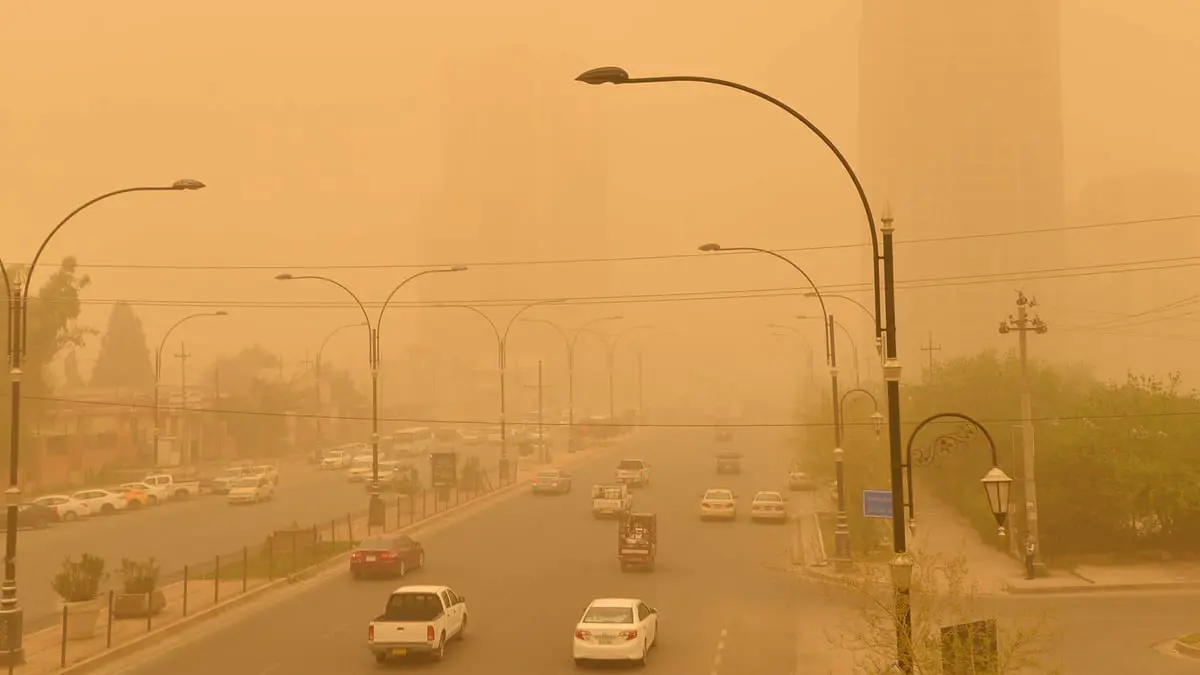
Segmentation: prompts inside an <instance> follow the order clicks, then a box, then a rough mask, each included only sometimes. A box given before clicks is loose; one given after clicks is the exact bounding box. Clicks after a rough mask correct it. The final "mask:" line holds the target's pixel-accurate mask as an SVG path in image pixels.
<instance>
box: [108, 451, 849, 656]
mask: <svg viewBox="0 0 1200 675" xmlns="http://www.w3.org/2000/svg"><path fill="white" fill-rule="evenodd" d="M757 435H758V434H755V436H757ZM750 436H751V435H750V434H749V433H747V434H744V435H743V436H741V437H740V438H739V441H741V444H740V446H741V448H742V449H743V450H745V451H746V452H747V455H748V457H747V459H746V470H745V472H744V473H743V475H741V476H732V477H729V476H720V477H718V476H716V475H715V463H714V461H713V451H714V450H715V446H714V443H713V441H712V439H711V431H708V430H705V431H651V430H646V431H643V432H641V433H640V434H639V435H637V436H635V437H634V440H632V441H630V444H631V445H630V447H628V448H625V449H622V450H618V451H615V452H611V453H605V454H603V455H599V456H597V457H595V458H591V459H589V460H588V461H587V462H586V463H585V464H583V465H581V466H578V467H576V468H575V469H574V471H573V474H574V482H575V486H574V488H575V489H574V491H573V493H572V494H570V495H567V496H564V497H533V496H532V495H529V494H519V495H515V496H513V497H512V498H509V499H505V500H503V501H501V502H498V503H496V504H495V505H492V506H491V507H489V508H487V509H485V510H483V511H481V512H479V513H477V514H475V515H472V516H470V517H469V518H466V519H464V520H463V521H462V522H459V523H456V524H454V525H452V526H449V527H445V528H443V529H440V530H436V531H431V532H430V533H429V534H428V536H425V537H418V538H420V539H421V540H422V541H423V543H424V545H425V547H426V551H427V560H428V562H429V568H428V569H426V570H421V571H419V572H415V573H413V574H412V575H410V577H409V578H407V579H406V580H405V582H404V583H434V584H447V585H449V586H451V587H453V588H455V589H456V590H457V591H458V592H460V593H461V594H463V595H464V596H465V597H466V598H467V604H468V607H469V611H470V616H471V623H470V630H469V636H468V637H467V639H466V640H465V641H464V642H461V643H455V644H453V645H452V646H451V648H450V649H448V650H447V656H446V659H445V661H444V662H443V663H441V664H437V665H434V666H431V665H429V664H420V663H413V664H398V665H395V666H394V668H395V669H397V670H403V669H406V668H413V669H416V670H420V669H424V668H429V667H436V668H437V669H438V671H437V672H439V673H444V674H446V675H451V674H454V673H461V674H462V675H468V674H470V675H474V674H476V673H484V672H486V673H490V674H493V675H528V674H529V673H538V674H539V675H542V674H552V673H566V672H575V666H574V663H573V662H572V659H571V640H572V632H573V630H574V625H575V622H576V621H577V619H578V618H579V615H580V614H581V613H582V610H583V608H584V607H585V606H586V605H587V603H588V602H589V601H590V600H591V599H593V598H596V597H604V596H633V597H639V598H642V599H644V600H646V601H647V602H648V603H649V604H650V605H651V606H654V607H656V608H658V610H659V612H660V614H661V617H662V618H661V621H662V624H661V625H662V628H661V644H660V646H659V647H658V648H657V649H656V650H655V651H654V652H652V654H651V658H650V663H649V665H648V667H647V670H649V671H651V672H661V673H702V674H710V673H716V674H718V675H720V674H722V673H727V674H729V675H746V674H748V673H754V674H755V675H794V674H795V673H810V672H811V673H816V672H827V671H823V670H820V669H818V668H816V667H815V666H814V664H812V663H806V664H798V663H797V659H796V653H797V650H796V640H795V638H796V633H797V630H798V629H799V626H800V623H801V619H802V617H803V614H802V613H803V612H804V611H805V607H806V606H809V605H815V604H817V603H824V602H826V594H825V593H824V592H823V591H822V590H821V589H820V588H816V587H813V586H810V585H807V584H805V583H804V582H801V581H799V580H797V578H796V575H794V574H793V573H790V572H789V571H787V561H788V559H789V536H788V533H789V528H787V527H780V526H776V525H755V524H752V523H750V522H748V520H746V518H745V509H746V507H748V503H749V500H750V498H751V497H752V496H753V493H754V492H755V491H756V490H759V489H781V488H782V487H783V483H784V482H785V481H786V471H785V467H786V460H785V459H784V458H783V455H782V453H779V452H777V451H776V448H772V447H770V446H771V445H773V444H774V442H773V441H770V440H760V441H752V440H751V439H750V438H749V437H750ZM763 436H764V438H765V435H763ZM621 456H629V457H641V458H643V459H646V460H647V461H649V462H650V463H651V465H652V467H653V480H652V485H651V486H650V487H649V488H647V489H645V490H640V491H638V492H636V496H635V509H637V510H646V511H654V512H656V513H658V515H659V530H660V542H659V543H660V548H659V561H658V568H657V571H655V572H649V573H646V572H642V573H626V574H623V573H621V572H620V570H619V566H618V564H617V561H616V551H615V548H616V542H615V525H614V523H613V522H611V521H597V520H594V519H593V518H592V517H591V515H590V512H589V493H588V488H589V487H590V485H592V484H594V483H602V482H607V479H609V478H610V477H611V475H612V471H613V469H614V467H615V463H616V461H617V459H619V458H620V457H621ZM709 487H729V488H732V489H734V490H736V491H737V492H738V493H739V496H740V498H741V502H742V507H743V508H742V511H743V513H742V517H741V518H740V520H739V521H738V522H734V523H701V522H699V518H698V516H697V508H698V505H699V500H700V496H701V494H702V493H703V491H704V490H705V489H706V488H709ZM400 583H401V582H399V581H394V580H393V581H387V580H384V581H379V582H370V581H368V582H355V581H352V580H351V579H350V577H349V574H345V575H340V574H339V575H337V576H335V577H331V578H329V579H327V580H323V581H321V582H318V583H315V584H314V585H312V586H309V587H307V588H305V589H304V590H303V591H301V592H298V593H297V594H296V595H293V596H289V597H283V598H281V599H279V600H278V601H277V602H275V603H273V604H271V603H268V604H266V605H265V606H264V607H262V608H261V609H260V610H259V611H256V612H253V613H250V614H248V615H246V616H243V617H240V618H232V619H231V620H230V622H229V623H227V624H225V625H220V626H215V627H213V628H212V629H211V630H208V629H204V630H201V631H199V632H198V633H197V634H195V635H194V636H189V637H188V639H187V640H186V641H184V640H181V641H180V643H179V644H178V645H173V646H172V647H171V648H170V649H169V650H164V653H162V654H161V655H157V656H150V655H147V656H145V657H143V658H146V659H151V660H146V661H143V662H142V663H140V664H137V665H136V666H134V665H132V664H131V665H128V666H122V667H121V672H123V673H129V674H130V675H157V674H158V673H171V674H172V675H191V674H196V675H200V674H204V675H208V674H209V673H213V672H221V673H225V674H226V675H242V674H244V675H269V674H272V673H288V674H289V675H292V674H296V675H302V674H304V673H313V674H314V675H315V674H317V673H321V674H325V673H331V672H338V673H359V672H362V673H373V672H377V671H378V669H379V667H378V666H377V665H376V664H375V662H374V659H373V658H372V657H371V655H370V654H369V652H368V651H367V649H366V626H367V623H368V622H369V621H370V620H371V619H372V618H374V616H376V615H377V614H378V613H379V612H380V611H381V609H382V607H383V605H384V603H385V601H386V599H387V596H388V593H389V592H390V591H391V590H392V589H393V588H394V587H396V586H398V585H400ZM810 666H812V667H810Z"/></svg>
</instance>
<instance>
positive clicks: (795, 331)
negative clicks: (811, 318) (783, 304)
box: [767, 323, 816, 387]
mask: <svg viewBox="0 0 1200 675" xmlns="http://www.w3.org/2000/svg"><path fill="white" fill-rule="evenodd" d="M767 328H772V329H774V330H776V331H778V332H776V333H774V335H777V336H779V337H794V338H796V339H797V340H799V341H800V344H802V345H804V351H805V357H806V364H807V368H808V385H809V386H810V387H811V386H814V385H815V384H816V380H815V375H816V373H815V372H814V371H813V347H812V343H811V342H809V341H808V338H806V337H804V333H801V332H800V329H799V328H796V327H795V326H785V325H783V324H779V323H769V324H767ZM784 331H786V333H785V332H784Z"/></svg>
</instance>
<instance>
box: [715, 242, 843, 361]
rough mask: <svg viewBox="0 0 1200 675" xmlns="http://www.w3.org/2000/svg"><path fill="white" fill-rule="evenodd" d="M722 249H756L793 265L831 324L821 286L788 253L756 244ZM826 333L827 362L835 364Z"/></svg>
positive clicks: (824, 317) (723, 248) (822, 314)
mask: <svg viewBox="0 0 1200 675" xmlns="http://www.w3.org/2000/svg"><path fill="white" fill-rule="evenodd" d="M720 250H721V251H754V252H756V253H765V254H767V255H769V256H772V257H774V258H778V259H779V260H782V261H783V262H785V263H787V264H788V265H791V267H792V269H794V270H796V271H797V272H799V273H800V275H801V276H803V277H804V280H805V281H807V282H808V285H809V286H811V287H812V289H813V295H814V296H815V297H816V298H817V302H819V303H821V317H822V318H823V319H824V320H825V325H826V326H828V325H829V312H828V311H827V310H826V309H825V297H824V296H822V295H821V289H820V288H819V287H817V284H816V283H815V282H813V280H812V277H810V276H808V272H805V271H804V268H803V267H800V266H799V265H797V264H796V263H795V261H793V260H792V259H791V258H789V257H787V256H786V255H783V254H782V253H779V252H776V251H772V250H771V249H769V248H758V247H756V246H729V247H726V246H722V247H721V249H720ZM826 333H827V334H826V335H825V362H826V363H827V364H829V365H830V366H832V365H833V351H832V345H830V344H829V335H828V331H826Z"/></svg>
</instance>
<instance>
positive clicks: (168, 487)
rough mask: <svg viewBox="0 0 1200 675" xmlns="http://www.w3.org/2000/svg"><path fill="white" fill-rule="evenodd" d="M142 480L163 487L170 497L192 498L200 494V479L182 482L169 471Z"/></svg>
mask: <svg viewBox="0 0 1200 675" xmlns="http://www.w3.org/2000/svg"><path fill="white" fill-rule="evenodd" d="M142 482H143V483H145V484H147V485H153V486H155V487H158V488H162V489H163V490H164V491H165V492H166V494H167V496H168V497H169V498H170V499H190V498H192V497H199V496H200V481H198V480H191V481H185V482H180V481H177V480H175V478H174V477H173V476H172V475H171V474H169V473H156V474H151V475H149V476H146V477H145V478H143V479H142Z"/></svg>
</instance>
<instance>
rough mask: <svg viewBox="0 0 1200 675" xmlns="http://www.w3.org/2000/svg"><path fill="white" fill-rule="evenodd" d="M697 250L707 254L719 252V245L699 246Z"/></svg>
mask: <svg viewBox="0 0 1200 675" xmlns="http://www.w3.org/2000/svg"><path fill="white" fill-rule="evenodd" d="M697 250H700V251H704V252H705V253H709V252H711V251H720V250H721V245H720V244H716V243H708V244H701V245H700V246H698V247H697Z"/></svg>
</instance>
